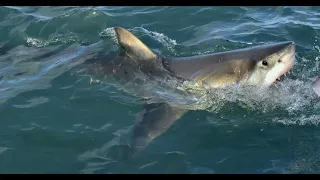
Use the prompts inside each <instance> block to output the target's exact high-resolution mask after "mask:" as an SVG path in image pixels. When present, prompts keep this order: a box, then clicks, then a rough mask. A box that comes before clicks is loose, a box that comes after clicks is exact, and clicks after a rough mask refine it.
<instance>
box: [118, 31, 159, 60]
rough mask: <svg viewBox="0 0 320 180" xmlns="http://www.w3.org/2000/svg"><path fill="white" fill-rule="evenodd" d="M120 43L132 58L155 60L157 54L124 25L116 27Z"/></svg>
mask: <svg viewBox="0 0 320 180" xmlns="http://www.w3.org/2000/svg"><path fill="white" fill-rule="evenodd" d="M114 31H115V33H116V37H117V40H118V43H119V45H120V46H121V47H122V48H123V49H124V50H125V54H126V55H128V56H129V57H131V58H134V59H136V60H137V59H139V60H154V59H156V58H157V55H156V54H154V53H153V52H152V51H151V50H150V49H149V48H148V47H147V46H146V45H145V44H143V42H141V41H140V40H139V39H138V38H137V37H136V36H135V35H133V34H132V33H130V32H129V31H128V30H126V29H124V28H122V27H119V26H117V27H114Z"/></svg>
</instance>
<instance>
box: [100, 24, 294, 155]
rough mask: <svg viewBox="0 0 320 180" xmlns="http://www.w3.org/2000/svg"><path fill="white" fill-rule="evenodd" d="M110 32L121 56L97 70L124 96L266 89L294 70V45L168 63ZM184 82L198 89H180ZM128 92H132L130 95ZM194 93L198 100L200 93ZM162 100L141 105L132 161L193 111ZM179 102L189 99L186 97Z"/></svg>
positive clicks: (121, 33)
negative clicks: (121, 89)
mask: <svg viewBox="0 0 320 180" xmlns="http://www.w3.org/2000/svg"><path fill="white" fill-rule="evenodd" d="M113 29H114V31H115V35H116V39H117V41H118V44H119V45H120V47H121V49H122V50H121V53H120V54H119V55H118V56H117V57H116V58H114V59H112V60H110V61H104V60H103V61H102V62H101V63H100V64H98V65H96V66H95V67H96V68H95V69H99V71H100V72H103V73H102V74H103V75H106V76H109V77H112V78H113V79H115V80H116V81H117V82H120V84H122V85H123V86H124V87H125V88H124V89H125V90H127V91H128V92H129V93H131V94H135V95H137V96H139V97H141V98H145V97H147V96H149V95H150V94H154V93H159V92H160V93H162V95H163V93H164V94H165V91H166V89H170V88H171V89H174V90H176V91H174V92H176V94H179V93H182V94H183V93H185V92H186V89H188V88H189V89H205V88H206V89H207V88H210V89H215V88H218V87H221V86H229V85H234V84H237V85H239V86H264V87H269V86H270V85H272V84H273V83H274V82H275V81H276V80H277V79H278V78H280V77H281V76H282V75H284V74H285V73H287V72H288V71H289V70H290V69H291V68H292V66H293V65H294V59H295V43H294V42H292V41H286V42H278V43H272V44H265V45H260V46H253V47H248V48H244V49H238V50H232V51H226V52H218V53H213V54H207V55H199V56H191V57H176V58H172V57H170V58H168V57H163V56H159V55H157V54H156V53H154V52H153V51H152V50H150V49H149V48H148V47H147V46H146V45H145V44H144V43H143V42H141V41H140V40H139V39H138V38H137V37H136V36H134V35H133V34H132V33H131V32H129V31H128V30H126V29H124V28H122V27H114V28H113ZM171 80H175V81H176V82H177V83H176V85H177V86H176V87H172V85H171V87H170V88H169V86H170V84H169V85H168V84H167V83H166V81H171ZM150 81H154V82H156V83H155V85H145V84H148V83H147V82H150ZM185 82H192V83H193V84H196V85H197V86H195V85H192V86H191V85H190V87H187V88H185V89H178V86H180V85H183V84H184V83H185ZM128 84H131V85H130V86H129V85H128ZM129 87H131V90H128V89H130V88H129ZM159 89H160V90H159ZM161 89H162V90H161ZM192 92H193V94H197V92H200V91H192ZM159 96H161V95H160V94H159ZM163 96H164V97H165V98H157V95H156V96H152V98H149V99H148V98H145V101H144V100H142V102H143V110H142V111H141V113H140V116H139V120H138V121H137V122H136V124H135V125H134V126H133V132H132V137H131V142H130V145H129V146H128V147H129V148H127V149H128V150H129V151H128V152H129V153H130V155H133V154H135V153H136V152H139V151H140V150H142V149H143V148H144V147H146V146H147V144H148V143H149V142H150V141H151V140H153V139H154V138H156V137H158V136H159V135H161V134H163V133H164V132H166V131H167V130H168V129H169V128H170V127H171V126H172V124H173V123H174V122H175V121H176V120H178V119H180V118H181V117H182V116H183V115H184V114H185V113H186V112H187V111H188V110H192V109H191V108H189V106H184V105H185V104H188V103H176V102H175V101H172V98H174V97H172V96H169V95H168V96H166V95H163ZM150 97H151V96H150ZM181 99H188V93H186V94H185V96H183V98H181ZM189 103H190V102H189ZM191 103H192V102H191Z"/></svg>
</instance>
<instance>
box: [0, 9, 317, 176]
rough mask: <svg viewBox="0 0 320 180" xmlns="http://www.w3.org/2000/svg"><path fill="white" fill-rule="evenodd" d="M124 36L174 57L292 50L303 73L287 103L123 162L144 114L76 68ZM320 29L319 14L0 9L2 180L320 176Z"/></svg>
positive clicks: (232, 112)
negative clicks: (9, 179)
mask: <svg viewBox="0 0 320 180" xmlns="http://www.w3.org/2000/svg"><path fill="white" fill-rule="evenodd" d="M114 26H122V27H125V28H127V29H129V30H130V31H131V32H133V34H135V35H136V36H137V37H139V38H140V39H141V40H142V41H143V42H145V44H147V46H149V47H150V48H151V49H152V50H154V51H155V52H157V53H159V54H162V55H164V56H190V55H197V54H206V53H213V52H218V51H225V50H231V49H238V48H242V47H249V46H252V45H259V44H264V43H271V42H277V41H284V40H292V41H295V42H296V45H297V49H296V52H297V54H296V62H295V66H294V68H293V69H292V70H291V71H290V73H289V74H288V75H287V76H286V77H285V78H284V79H283V81H281V82H280V83H278V84H277V86H278V89H279V90H280V91H279V92H278V93H273V94H272V93H270V94H259V93H256V94H252V95H250V96H243V97H242V96H233V95H230V96H228V97H226V98H225V99H224V100H223V101H221V102H219V106H218V107H216V108H212V109H211V110H210V109H209V110H208V111H190V112H188V113H187V114H186V115H185V116H183V118H181V119H180V120H179V121H177V122H176V123H175V124H174V125H173V126H172V127H171V128H170V129H169V130H168V131H167V132H166V133H165V134H163V135H162V136H159V137H158V138H156V139H155V140H154V141H152V143H151V144H150V145H149V146H148V147H147V148H146V149H145V150H143V151H142V152H141V153H140V154H139V155H138V156H137V157H136V158H135V159H134V160H132V161H123V160H121V158H119V156H120V154H121V153H119V152H121V145H124V144H127V143H128V141H127V140H128V139H129V136H130V128H131V127H132V125H133V124H134V122H135V119H136V116H137V115H138V113H139V112H140V110H141V106H140V105H138V104H135V103H132V102H133V101H132V98H131V97H130V96H127V95H125V94H123V93H122V92H120V91H118V90H116V89H115V88H112V87H109V85H107V84H103V83H97V82H96V81H95V80H96V79H95V80H92V79H91V78H90V77H89V76H86V74H84V73H81V72H80V71H81V70H82V69H83V66H81V65H82V64H81V63H80V64H76V63H77V62H82V61H81V60H83V59H90V57H92V55H93V54H97V53H101V52H105V53H108V52H111V51H114V50H115V49H116V48H117V45H116V44H115V43H114V38H115V37H114V35H113V34H112V31H111V30H110V28H112V27H114ZM319 28H320V8H319V7H0V45H1V47H2V48H1V51H0V53H1V56H0V173H319V172H320V164H319V163H320V151H319V149H320V131H319V128H318V124H319V122H320V113H319V109H320V104H319V102H320V100H319V98H318V97H317V96H316V95H315V93H314V92H313V91H312V90H311V87H310V83H311V81H312V80H313V79H314V78H315V77H316V76H317V75H318V74H319V73H320V69H319V57H320V56H319V51H320V48H319V44H318V43H319V42H318V41H319V38H320V37H319V35H320V30H319ZM88 52H89V53H88ZM79 72H80V73H79ZM240 94H241V93H240ZM239 97H242V98H239ZM119 145H120V146H119Z"/></svg>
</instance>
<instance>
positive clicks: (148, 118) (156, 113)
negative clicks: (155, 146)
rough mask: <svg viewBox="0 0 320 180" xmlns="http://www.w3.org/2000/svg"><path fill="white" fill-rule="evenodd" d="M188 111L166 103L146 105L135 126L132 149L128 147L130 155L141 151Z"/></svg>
mask: <svg viewBox="0 0 320 180" xmlns="http://www.w3.org/2000/svg"><path fill="white" fill-rule="evenodd" d="M186 112H187V110H184V109H179V108H176V107H172V106H170V105H168V104H166V103H156V104H148V105H144V109H143V111H142V112H141V113H139V119H138V121H137V123H136V124H135V125H134V127H133V132H132V137H131V138H132V139H131V144H130V149H127V153H129V154H130V155H129V156H131V155H133V154H135V153H137V152H139V151H141V150H142V149H143V148H145V147H146V146H147V145H148V143H149V142H150V141H151V140H153V139H154V138H156V137H158V136H160V135H161V134H163V133H164V132H166V131H167V130H168V129H169V128H170V127H171V126H172V125H173V123H174V122H175V121H176V120H178V119H180V118H181V117H182V116H183V115H184V114H185V113H186ZM126 157H128V155H126Z"/></svg>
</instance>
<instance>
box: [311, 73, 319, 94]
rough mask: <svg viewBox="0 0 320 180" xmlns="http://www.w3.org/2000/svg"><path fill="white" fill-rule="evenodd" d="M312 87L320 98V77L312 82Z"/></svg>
mask: <svg viewBox="0 0 320 180" xmlns="http://www.w3.org/2000/svg"><path fill="white" fill-rule="evenodd" d="M311 87H312V89H313V91H314V92H315V93H316V94H317V95H318V96H320V76H319V77H317V78H316V79H315V80H313V81H312V83H311Z"/></svg>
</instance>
